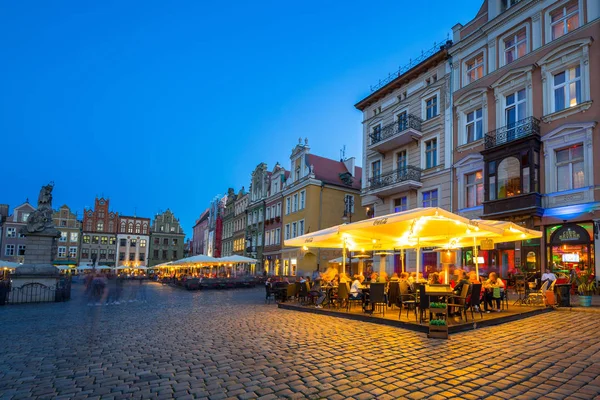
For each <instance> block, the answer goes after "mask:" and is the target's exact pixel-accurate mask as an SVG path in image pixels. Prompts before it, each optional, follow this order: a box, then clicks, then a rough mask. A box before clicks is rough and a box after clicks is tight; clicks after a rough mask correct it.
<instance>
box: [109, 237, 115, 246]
mask: <svg viewBox="0 0 600 400" xmlns="http://www.w3.org/2000/svg"><path fill="white" fill-rule="evenodd" d="M108 241H109V244H111V245H112V244H115V243H117V238H116V237H111V238H110V239H109V240H108Z"/></svg>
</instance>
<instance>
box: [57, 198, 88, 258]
mask: <svg viewBox="0 0 600 400" xmlns="http://www.w3.org/2000/svg"><path fill="white" fill-rule="evenodd" d="M52 219H53V220H54V225H55V226H56V229H58V231H59V232H60V238H58V243H57V244H58V246H57V249H56V250H57V251H56V255H55V257H54V260H53V261H52V263H53V264H54V265H57V266H58V265H63V266H69V267H72V268H74V267H77V265H79V254H80V249H81V221H79V220H78V218H77V213H74V212H72V211H71V209H70V208H69V206H67V205H66V204H64V205H62V206H61V207H60V208H59V209H58V210H56V211H54V213H53V214H52Z"/></svg>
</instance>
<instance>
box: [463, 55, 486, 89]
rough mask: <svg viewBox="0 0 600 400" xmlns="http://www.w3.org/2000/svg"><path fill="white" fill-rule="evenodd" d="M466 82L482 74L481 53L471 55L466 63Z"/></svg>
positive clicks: (472, 80)
mask: <svg viewBox="0 0 600 400" xmlns="http://www.w3.org/2000/svg"><path fill="white" fill-rule="evenodd" d="M466 70H467V82H466V83H467V84H469V83H471V82H474V81H476V80H477V79H479V78H481V77H482V76H483V53H481V54H479V55H477V56H475V57H473V58H472V59H471V60H469V61H467V63H466Z"/></svg>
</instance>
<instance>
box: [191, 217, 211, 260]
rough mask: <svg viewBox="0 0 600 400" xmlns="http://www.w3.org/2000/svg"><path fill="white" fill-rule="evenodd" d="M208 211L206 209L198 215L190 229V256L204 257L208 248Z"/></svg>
mask: <svg viewBox="0 0 600 400" xmlns="http://www.w3.org/2000/svg"><path fill="white" fill-rule="evenodd" d="M209 215H210V213H209V209H208V208H207V209H206V210H204V211H203V212H202V214H200V218H198V219H197V220H196V223H195V224H194V226H193V228H192V239H191V241H190V255H192V256H195V255H198V254H204V255H206V250H207V247H208V218H209Z"/></svg>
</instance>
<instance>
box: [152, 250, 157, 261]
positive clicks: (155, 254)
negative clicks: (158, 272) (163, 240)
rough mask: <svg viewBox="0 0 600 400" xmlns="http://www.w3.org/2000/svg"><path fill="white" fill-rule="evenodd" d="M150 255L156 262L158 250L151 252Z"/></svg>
mask: <svg viewBox="0 0 600 400" xmlns="http://www.w3.org/2000/svg"><path fill="white" fill-rule="evenodd" d="M152 254H153V256H152V258H154V259H155V260H158V250H153V252H152Z"/></svg>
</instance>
